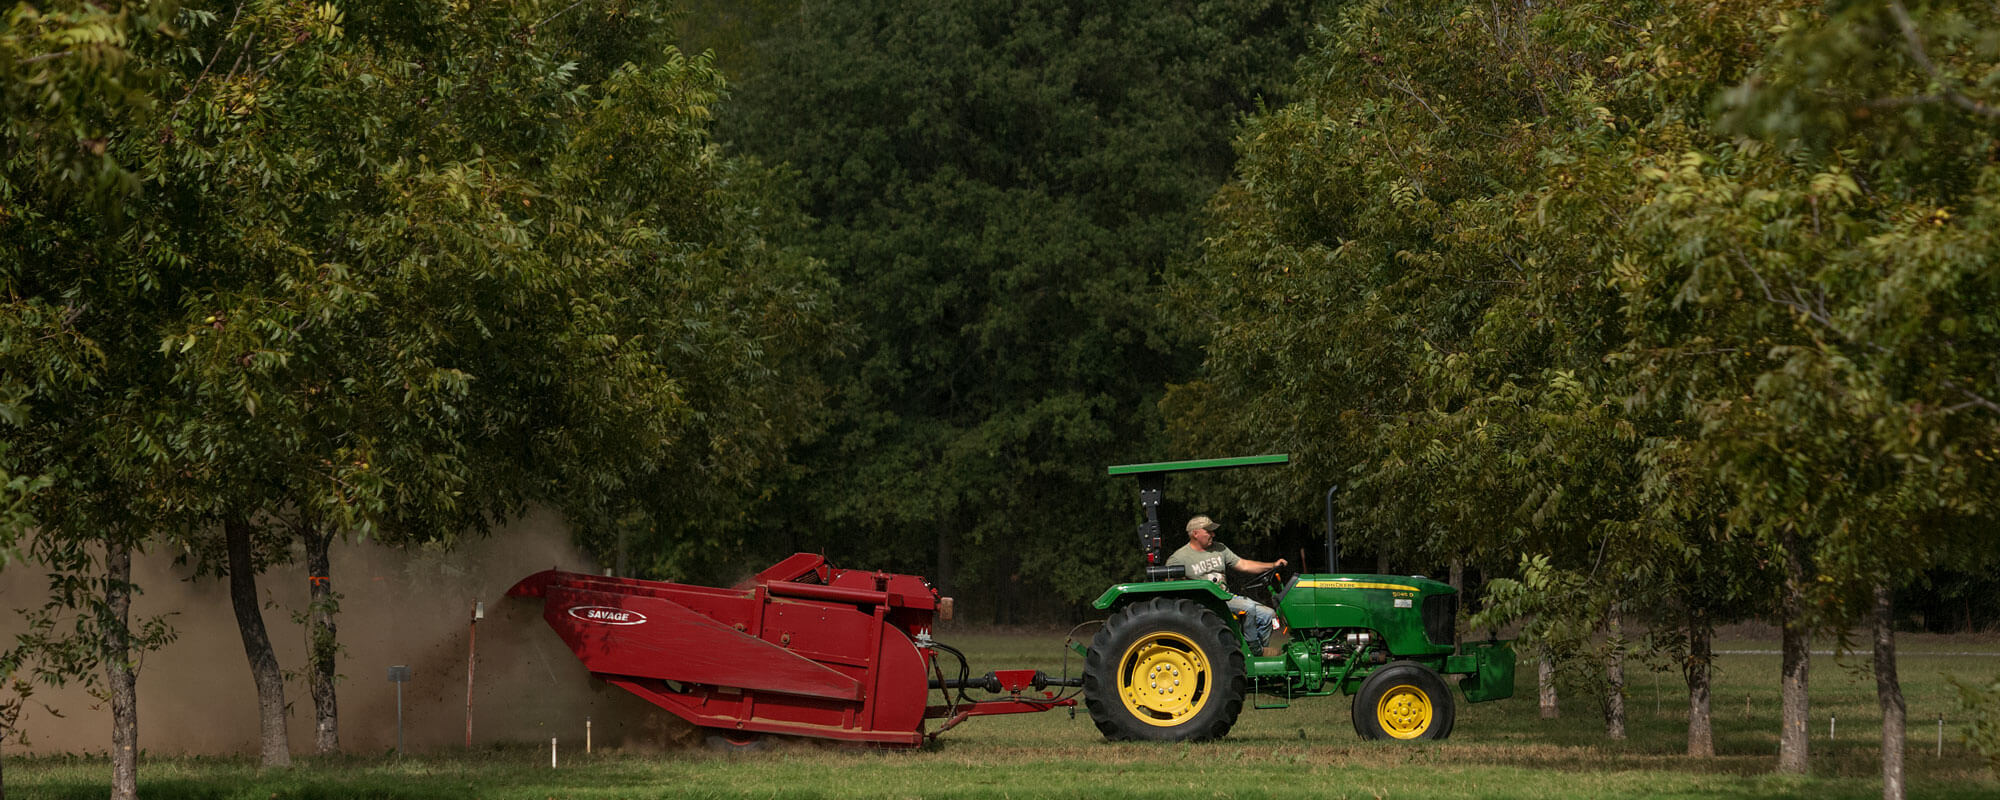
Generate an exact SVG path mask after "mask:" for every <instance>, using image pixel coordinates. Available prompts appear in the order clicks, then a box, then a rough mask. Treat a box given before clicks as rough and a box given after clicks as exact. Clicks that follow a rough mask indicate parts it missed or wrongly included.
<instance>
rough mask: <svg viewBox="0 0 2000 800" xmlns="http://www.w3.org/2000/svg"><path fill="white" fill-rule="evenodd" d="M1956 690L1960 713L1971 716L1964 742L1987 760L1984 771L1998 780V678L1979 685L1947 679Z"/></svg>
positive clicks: (1999, 723)
mask: <svg viewBox="0 0 2000 800" xmlns="http://www.w3.org/2000/svg"><path fill="white" fill-rule="evenodd" d="M1945 680H1946V681H1948V682H1950V683H1951V685H1952V688H1954V689H1957V690H1958V707H1959V710H1961V711H1964V712H1966V713H1968V714H1971V715H1972V720H1971V721H1970V722H1969V723H1967V724H1966V727H1965V733H1964V738H1965V743H1966V745H1967V746H1969V747H1971V748H1972V751H1973V752H1975V753H1978V754H1979V755H1980V756H1981V757H1982V758H1985V759H1986V766H1987V768H1989V769H1991V770H1993V774H1994V775H1995V777H2000V677H1995V678H1994V679H1993V680H1991V681H1989V682H1987V683H1985V684H1979V683H1976V682H1972V681H1965V680H1961V679H1959V678H1957V677H1953V676H1946V677H1945Z"/></svg>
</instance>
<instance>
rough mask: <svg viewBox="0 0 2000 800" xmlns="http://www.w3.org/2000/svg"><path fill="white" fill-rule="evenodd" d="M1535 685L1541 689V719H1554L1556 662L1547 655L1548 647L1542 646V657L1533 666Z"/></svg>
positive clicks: (1556, 711) (1555, 710) (1555, 714)
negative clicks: (1536, 664) (1537, 663)
mask: <svg viewBox="0 0 2000 800" xmlns="http://www.w3.org/2000/svg"><path fill="white" fill-rule="evenodd" d="M1535 686H1536V688H1538V689H1540V690H1541V695H1542V719H1555V718H1556V716H1557V714H1558V709H1557V708H1556V662H1555V659H1554V658H1552V657H1551V656H1550V655H1549V650H1548V648H1546V647H1544V648H1542V658H1541V661H1540V663H1539V665H1538V666H1536V667H1535Z"/></svg>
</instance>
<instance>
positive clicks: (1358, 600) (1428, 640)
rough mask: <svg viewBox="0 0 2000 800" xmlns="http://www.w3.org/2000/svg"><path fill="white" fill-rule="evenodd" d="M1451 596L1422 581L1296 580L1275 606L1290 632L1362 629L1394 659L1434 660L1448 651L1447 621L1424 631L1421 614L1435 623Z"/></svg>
mask: <svg viewBox="0 0 2000 800" xmlns="http://www.w3.org/2000/svg"><path fill="white" fill-rule="evenodd" d="M1455 594H1456V593H1455V592H1454V591H1453V590H1452V588H1451V586H1450V585H1448V584H1444V583H1439V582H1437V581H1433V580H1429V579H1426V578H1413V577H1408V576H1401V575H1301V576H1299V577H1298V578H1297V579H1295V580H1294V581H1293V583H1292V585H1291V587H1290V589H1289V590H1288V591H1286V593H1285V599H1284V602H1283V603H1281V604H1280V605H1281V606H1282V608H1281V611H1283V613H1284V616H1285V623H1286V624H1287V625H1289V626H1291V627H1292V628H1294V629H1301V628H1304V629H1343V628H1365V629H1368V630H1372V631H1374V632H1376V633H1377V634H1379V635H1380V636H1381V637H1382V639H1383V641H1384V642H1386V643H1387V645H1388V647H1389V652H1390V653H1391V654H1393V655H1395V656H1398V657H1407V656H1433V655H1442V654H1446V653H1450V652H1452V651H1453V649H1454V644H1453V642H1452V641H1451V638H1450V636H1449V630H1450V629H1449V627H1448V624H1449V623H1450V622H1451V620H1450V619H1449V617H1446V618H1445V620H1444V621H1445V623H1447V625H1446V627H1444V628H1443V630H1440V631H1426V625H1425V621H1426V619H1425V618H1426V616H1427V615H1426V614H1425V611H1426V610H1430V611H1431V613H1430V614H1429V616H1432V617H1436V616H1437V613H1438V612H1437V609H1438V608H1440V607H1442V606H1441V604H1448V602H1449V601H1450V600H1451V599H1453V597H1454V595H1455ZM1434 598H1442V600H1438V599H1434ZM1432 622H1433V623H1435V622H1436V620H1432ZM1430 627H1438V626H1437V625H1435V624H1433V625H1432V626H1430ZM1438 634H1444V635H1443V636H1442V640H1441V641H1440V640H1438V639H1437V638H1434V637H1437V635H1438Z"/></svg>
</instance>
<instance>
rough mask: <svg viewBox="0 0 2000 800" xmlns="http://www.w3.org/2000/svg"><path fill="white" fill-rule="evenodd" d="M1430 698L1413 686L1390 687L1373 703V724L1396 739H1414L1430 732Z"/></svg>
mask: <svg viewBox="0 0 2000 800" xmlns="http://www.w3.org/2000/svg"><path fill="white" fill-rule="evenodd" d="M1432 714H1433V712H1432V709H1431V696H1430V695H1428V694H1425V693H1424V690H1422V689H1419V688H1417V687H1415V686H1410V685H1407V684H1405V685H1402V686H1392V687H1390V688H1389V691H1386V692H1383V693H1382V699H1381V700H1380V701H1378V702H1376V703H1375V722H1376V723H1377V724H1380V725H1381V726H1382V730H1383V732H1385V733H1387V734H1389V735H1390V736H1394V737H1396V738H1398V739H1415V738H1417V737H1418V736H1422V735H1423V734H1424V731H1427V730H1430V727H1431V716H1432Z"/></svg>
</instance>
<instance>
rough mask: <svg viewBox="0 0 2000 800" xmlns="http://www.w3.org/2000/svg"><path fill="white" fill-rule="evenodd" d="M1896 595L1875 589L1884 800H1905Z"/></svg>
mask: <svg viewBox="0 0 2000 800" xmlns="http://www.w3.org/2000/svg"><path fill="white" fill-rule="evenodd" d="M1894 597H1895V593H1894V592H1892V591H1890V589H1889V584H1888V583H1886V582H1884V583H1878V584H1876V585H1875V697H1876V699H1878V700H1880V701H1881V703H1882V800H1903V745H1904V743H1905V740H1904V724H1905V722H1906V717H1907V715H1908V712H1909V709H1908V708H1907V707H1905V706H1904V704H1903V684H1902V683H1901V682H1900V681H1898V680H1897V679H1896V630H1895V628H1893V627H1891V626H1892V625H1894V623H1895V620H1896V618H1895V608H1894Z"/></svg>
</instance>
